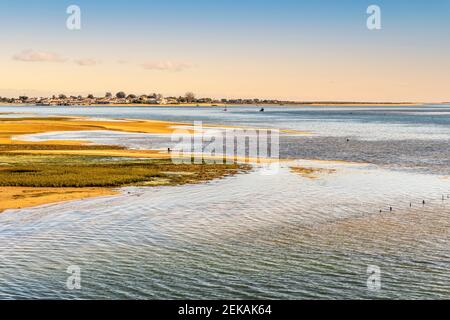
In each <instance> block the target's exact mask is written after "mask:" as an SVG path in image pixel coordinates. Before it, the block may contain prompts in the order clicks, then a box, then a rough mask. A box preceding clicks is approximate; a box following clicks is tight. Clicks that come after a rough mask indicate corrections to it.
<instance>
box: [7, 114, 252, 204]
mask: <svg viewBox="0 0 450 320" xmlns="http://www.w3.org/2000/svg"><path fill="white" fill-rule="evenodd" d="M180 127H186V129H185V130H186V131H187V132H191V133H193V130H192V125H191V124H184V123H173V122H165V121H152V120H130V119H122V120H121V119H117V120H114V121H110V120H109V121H108V120H93V119H89V118H82V117H22V118H17V117H14V118H8V117H4V118H2V117H1V115H0V189H1V191H2V192H1V195H0V202H1V206H0V212H1V211H3V210H5V209H17V208H25V207H30V206H36V205H41V204H48V203H54V202H60V201H67V200H74V199H83V198H89V197H96V196H105V195H112V194H115V193H117V191H116V190H117V187H120V186H126V185H134V184H135V183H138V185H143V186H156V185H178V184H184V183H197V182H202V181H208V180H211V179H215V178H221V177H224V176H226V175H229V174H234V173H237V172H238V170H241V169H243V166H242V165H239V164H232V165H228V164H224V165H220V164H218V165H209V164H208V165H195V164H186V165H176V164H173V163H172V162H171V161H170V159H171V158H172V156H173V154H171V153H169V152H167V150H166V151H160V150H128V149H125V148H122V147H117V146H108V145H92V144H90V143H89V141H70V140H55V141H40V142H30V141H24V140H21V139H20V138H19V137H20V136H21V135H30V134H38V133H47V132H65V131H67V132H68V131H92V130H96V131H97V130H113V131H122V132H136V133H150V134H167V135H170V134H171V133H173V131H174V128H180ZM191 156H192V155H187V156H186V157H189V159H190V157H191ZM217 157H219V156H217ZM112 158H114V159H124V160H121V161H117V160H111V159H112ZM130 159H131V160H130ZM132 159H135V160H132ZM142 159H149V160H147V162H145V163H142V162H139V161H142ZM245 160H250V161H253V160H252V159H245ZM99 161H100V162H99ZM235 161H240V159H235ZM254 161H256V160H254ZM242 162H244V161H242ZM64 177H66V178H64Z"/></svg>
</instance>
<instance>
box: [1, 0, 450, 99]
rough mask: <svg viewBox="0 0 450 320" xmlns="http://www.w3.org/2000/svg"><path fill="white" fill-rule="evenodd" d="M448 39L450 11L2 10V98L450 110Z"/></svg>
mask: <svg viewBox="0 0 450 320" xmlns="http://www.w3.org/2000/svg"><path fill="white" fill-rule="evenodd" d="M70 5H77V6H78V7H79V8H80V10H81V29H80V30H69V29H68V28H67V26H66V20H67V19H68V18H69V14H67V12H66V10H67V8H68V7H69V6H70ZM370 5H378V6H379V7H380V9H381V29H380V30H369V29H368V28H367V23H366V21H367V19H368V17H369V14H367V12H366V11H367V8H368V6H370ZM449 39H450V0H432V1H429V0H428V1H427V0H395V1H393V0H371V1H365V0H340V1H336V0H308V1H306V0H272V1H264V0H239V1H238V0H208V1H206V0H189V1H186V0H145V1H144V0H142V1H140V0H128V1H122V0H117V1H112V0H109V1H106V0H71V1H65V0H59V1H55V0H0V75H1V76H0V96H19V95H28V96H48V95H53V94H59V93H65V94H75V95H78V94H83V95H85V94H89V93H92V94H95V95H104V94H105V92H117V91H125V92H127V93H135V94H145V93H146V94H149V93H153V92H158V93H162V94H164V95H165V96H169V95H176V96H179V95H183V94H184V93H185V92H187V91H192V92H194V93H196V95H197V96H203V97H214V98H222V97H225V98H232V97H240V98H271V99H281V100H301V101H427V102H428V101H429V102H439V101H450V90H449V88H450V58H449V57H450V41H449Z"/></svg>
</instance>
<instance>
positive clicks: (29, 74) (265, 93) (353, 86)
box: [0, 54, 450, 102]
mask: <svg viewBox="0 0 450 320" xmlns="http://www.w3.org/2000/svg"><path fill="white" fill-rule="evenodd" d="M423 61H427V58H426V57H421V59H420V61H418V63H415V61H411V59H410V60H409V61H408V60H403V59H401V58H399V57H393V58H391V59H387V58H386V57H384V58H382V57H380V58H379V59H376V60H371V59H370V58H368V59H366V60H363V59H360V60H358V59H353V60H352V58H351V57H349V56H345V57H341V58H339V57H333V55H332V54H328V55H321V56H308V55H304V56H302V57H287V58H286V59H285V60H281V59H276V57H274V56H267V57H264V58H262V57H246V58H240V59H233V58H230V57H226V56H223V57H214V58H204V59H199V60H198V61H189V62H188V63H186V62H171V61H165V62H158V63H148V62H146V61H144V60H143V59H135V60H126V61H119V59H118V58H114V57H112V56H111V57H109V58H108V59H105V60H101V59H97V60H96V59H94V58H84V59H78V60H76V59H68V60H67V61H59V62H24V61H16V60H14V59H12V58H11V56H9V57H8V56H3V57H0V69H1V70H2V77H0V96H8V97H12V96H19V95H28V96H51V95H53V94H59V93H65V94H69V95H72V94H73V95H78V94H83V95H85V94H88V93H92V94H95V95H104V93H105V92H113V93H115V92H117V91H125V92H127V93H135V94H144V93H147V94H148V93H153V92H158V93H162V94H164V95H165V96H169V95H176V96H178V95H183V94H184V93H185V92H187V91H193V92H195V93H196V95H197V96H199V97H200V96H202V97H212V98H265V99H279V100H296V101H374V102H376V101H380V102H388V101H392V102H406V101H410V102H443V101H449V100H450V92H449V90H448V85H449V84H450V63H449V62H447V63H446V64H442V63H435V62H434V61H433V60H428V61H429V63H427V64H424V63H423Z"/></svg>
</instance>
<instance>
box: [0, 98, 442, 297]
mask: <svg viewBox="0 0 450 320" xmlns="http://www.w3.org/2000/svg"><path fill="white" fill-rule="evenodd" d="M37 110H39V111H37ZM229 110H232V111H231V112H230V111H229V112H228V113H224V112H223V111H221V109H203V108H200V109H193V108H183V109H177V108H99V109H97V108H95V109H94V108H90V109H89V111H86V108H64V109H63V110H58V109H57V108H55V109H45V108H44V109H41V108H39V109H36V108H33V109H28V108H27V109H24V112H34V113H43V114H57V113H61V114H64V115H71V114H73V115H90V116H92V117H101V118H105V117H112V118H152V119H165V120H175V121H185V122H188V121H192V120H203V121H205V122H207V123H223V124H238V125H242V124H245V125H249V126H255V127H269V126H270V127H279V128H287V129H297V130H303V131H304V130H306V131H311V132H312V133H313V134H314V135H313V136H308V137H296V136H286V137H284V138H283V139H282V148H281V153H282V156H283V157H289V158H292V159H302V158H310V159H313V158H317V159H343V160H354V161H355V160H358V161H361V162H368V163H370V164H367V165H365V164H359V165H358V164H346V163H338V162H333V163H329V162H320V161H303V160H292V161H290V162H286V163H283V165H282V168H281V169H280V171H279V173H278V174H276V175H261V174H260V173H259V169H258V168H255V170H254V171H252V172H251V173H248V174H241V175H238V176H235V177H229V178H226V179H223V180H217V181H213V182H210V183H206V184H201V185H191V186H178V187H158V188H149V189H146V188H127V189H126V190H125V191H124V193H123V194H122V195H119V196H113V197H106V198H96V199H89V200H82V201H72V202H67V203H62V204H54V205H47V206H42V207H38V208H30V209H24V210H11V211H8V212H6V213H3V214H1V215H0V259H1V261H2V264H1V267H0V297H2V298H198V299H201V298H287V299H295V298H450V271H449V270H450V250H449V249H450V239H449V236H448V230H449V227H450V198H447V195H450V184H449V181H450V180H449V179H448V178H447V175H448V174H449V163H448V162H447V161H448V159H449V157H448V156H447V155H448V153H447V152H448V140H449V137H450V131H449V130H450V127H449V124H450V108H448V107H444V106H439V107H429V108H424V107H389V108H383V107H376V108H369V107H358V108H336V107H318V108H316V107H314V108H313V107H308V108H300V109H298V108H297V109H296V108H287V109H281V108H266V110H267V112H266V113H264V114H260V113H258V112H256V111H255V108H254V107H253V108H251V107H245V108H236V109H232V108H230V109H229ZM233 110H234V111H233ZM8 111H10V110H8V108H4V107H0V112H8ZM15 111H17V110H15ZM97 138H98V139H106V140H102V141H104V142H105V141H106V142H108V141H111V139H112V141H114V139H117V137H114V136H113V137H111V136H109V137H105V136H104V135H103V136H102V135H101V134H100V136H97ZM128 138H129V139H131V140H130V141H131V142H132V143H134V146H135V147H139V146H140V144H141V143H143V141H144V142H145V143H156V144H161V145H162V144H163V143H164V140H163V139H162V138H161V137H147V136H145V135H144V136H139V135H138V136H132V137H128ZM346 138H349V139H350V141H349V142H348V143H347V142H346ZM108 139H110V140H108ZM120 139H122V140H123V139H125V140H126V138H123V137H121V138H120ZM148 139H153V140H151V141H150V140H148ZM146 140H148V141H146ZM155 141H156V142H155ZM290 166H306V167H320V168H333V169H335V170H336V172H333V173H324V174H321V175H319V177H318V178H317V179H310V178H305V177H302V176H300V175H298V174H296V173H293V172H292V171H291V170H290V168H289V167H290ZM405 168H406V169H405ZM398 169H402V170H398ZM442 196H444V200H442ZM422 200H426V205H425V206H422ZM410 205H411V207H410ZM390 206H392V207H393V212H390V211H389V207H390ZM380 210H382V212H381V213H380ZM72 264H75V265H79V266H80V267H81V269H82V290H80V291H68V290H66V289H65V282H66V279H67V278H66V277H67V276H68V274H66V273H65V270H66V268H67V266H68V265H72ZM368 265H377V266H379V267H380V268H381V270H382V290H381V291H379V292H370V291H368V290H367V288H366V280H367V274H366V270H367V266H368Z"/></svg>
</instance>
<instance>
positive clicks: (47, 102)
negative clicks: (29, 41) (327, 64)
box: [0, 92, 289, 106]
mask: <svg viewBox="0 0 450 320" xmlns="http://www.w3.org/2000/svg"><path fill="white" fill-rule="evenodd" d="M0 102H5V103H12V104H30V105H37V106H91V105H109V104H111V105H122V104H152V105H170V104H173V105H177V104H183V103H197V104H212V105H218V104H284V103H289V102H282V101H278V100H260V99H211V98H194V97H193V95H192V96H188V95H186V96H184V97H181V96H180V97H163V96H162V95H160V94H151V95H140V96H136V95H133V94H130V95H125V93H123V92H119V93H117V94H116V96H113V95H112V94H110V93H107V94H106V95H105V96H104V97H94V96H93V95H88V96H86V97H82V96H66V95H63V94H60V95H59V96H53V97H41V98H30V97H27V96H21V97H18V98H1V97H0Z"/></svg>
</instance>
